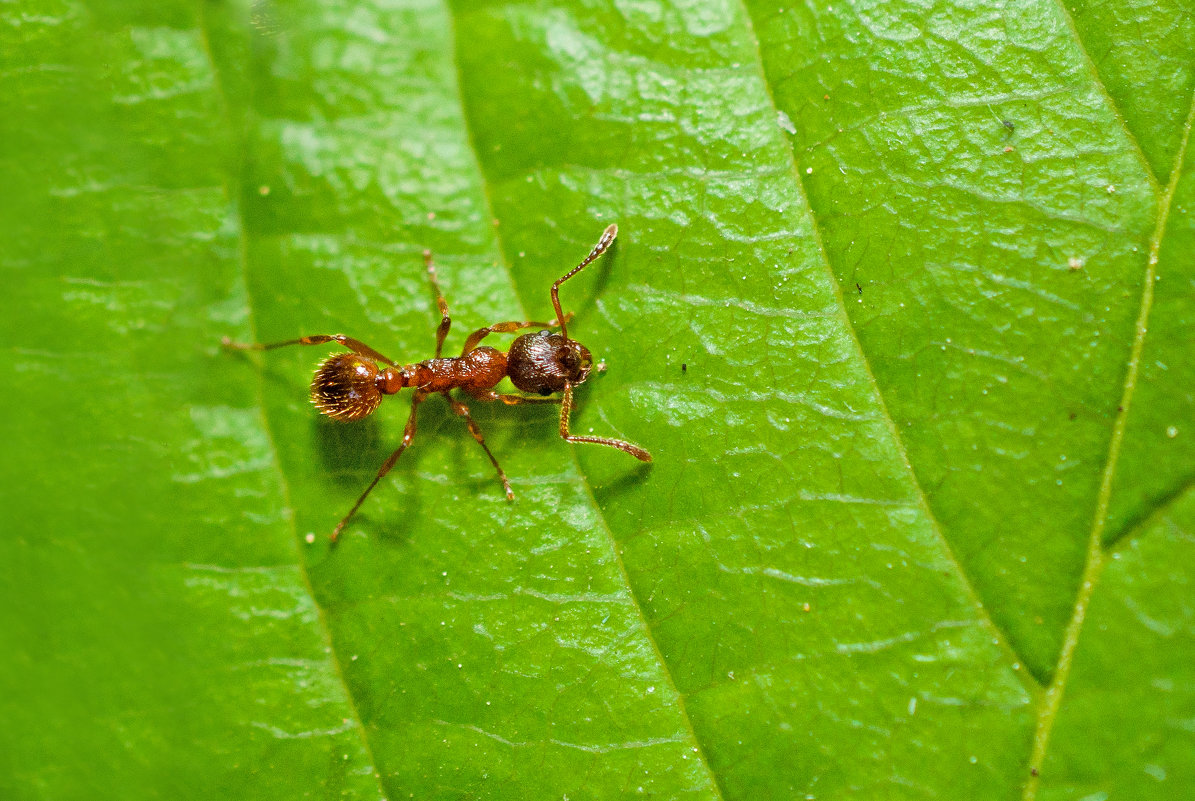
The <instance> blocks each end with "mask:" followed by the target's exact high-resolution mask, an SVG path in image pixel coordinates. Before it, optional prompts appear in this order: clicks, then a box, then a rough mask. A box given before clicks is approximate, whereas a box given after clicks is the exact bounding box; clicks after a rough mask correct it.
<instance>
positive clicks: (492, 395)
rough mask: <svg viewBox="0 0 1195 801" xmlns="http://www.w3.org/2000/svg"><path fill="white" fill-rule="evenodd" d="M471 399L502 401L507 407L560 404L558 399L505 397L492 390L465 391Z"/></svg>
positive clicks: (521, 396) (505, 395) (522, 396)
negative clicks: (529, 404) (530, 404)
mask: <svg viewBox="0 0 1195 801" xmlns="http://www.w3.org/2000/svg"><path fill="white" fill-rule="evenodd" d="M465 391H466V392H468V393H469V394H470V395H472V396H473V397H475V398H477V399H478V400H483V401H502V402H503V403H505V404H506V405H507V406H519V405H521V404H524V403H560V398H536V397H531V396H528V395H507V394H502V393H498V392H494V391H493V390H487V391H482V392H478V391H476V390H472V389H466V390H465Z"/></svg>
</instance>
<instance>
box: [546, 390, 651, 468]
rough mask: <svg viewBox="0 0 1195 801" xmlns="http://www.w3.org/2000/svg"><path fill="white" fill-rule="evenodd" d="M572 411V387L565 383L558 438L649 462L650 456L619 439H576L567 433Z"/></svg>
mask: <svg viewBox="0 0 1195 801" xmlns="http://www.w3.org/2000/svg"><path fill="white" fill-rule="evenodd" d="M572 411H573V386H572V384H568V383H566V384H565V385H564V400H563V402H562V403H561V404H560V436H561V437H563V438H564V439H566V440H567V441H569V442H591V443H593V444H594V445H606V446H608V447H611V448H618V449H619V450H620V451H623V452H624V453H629V454H631V456H634V457H635V458H636V459H638V460H639V461H641V462H650V461H651V454H650V453H648V452H647V451H645V450H643V448H640V447H639V446H638V445H632V444H631V443H629V442H624V441H623V440H621V439H610V438H609V437H576V436H573V435H572V434H570V433H569V432H568V416H569V414H570V413H572Z"/></svg>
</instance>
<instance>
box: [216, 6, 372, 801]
mask: <svg viewBox="0 0 1195 801" xmlns="http://www.w3.org/2000/svg"><path fill="white" fill-rule="evenodd" d="M204 9H205V6H204V5H203V3H200V6H199V25H200V32H201V34H202V38H203V45H204V53H205V55H206V56H207V59H208V63H209V64H210V65H211V68H212V75H213V76H214V80H215V84H216V87H215V88H216V91H217V93H218V95H219V97H220V104H221V106H222V108H223V112H224V116H225V118H226V119H227V120H228V122H229V126H230V128H232V127H233V116H232V109H231V107H230V104H229V101H228V95H227V92H226V91H225V90H224V85H223V82H222V80H221V78H220V75H221V73H220V67H219V65H218V64H217V63H216V59H215V58H214V57H213V55H212V49H211V42H210V31H209V28H208V18H207V15H206V14H205V13H204ZM237 135H238V139H240V140H243V139H244V132H240V131H238V132H237ZM242 144H243V142H242ZM238 152H239V153H240V154H241V158H240V159H238V160H237V162H236V163H235V164H234V165H233V167H232V169H233V170H234V172H233V173H232V174H231V175H229V176H228V181H227V184H226V187H227V188H226V194H227V195H228V202H229V205H230V208H233V209H235V213H236V226H237V261H238V264H239V267H240V275H241V281H242V282H243V285H244V286H243V288H244V291H245V297H246V299H247V306H248V309H247V310H248V323H247V324H248V329H249V334H250V339H251V341H257V324H256V316H255V313H254V304H253V295H252V293H251V292H250V291H249V259H248V252H247V246H248V242H247V239H246V233H245V232H246V223H245V214H244V205H243V204H242V203H241V202H240V200H239V198H240V197H241V194H240V189H241V184H242V180H241V175H242V172H241V170H242V169H243V154H244V152H245V151H244V148H243V147H238ZM256 395H257V405H258V409H259V410H260V417H261V427H262V430H263V431H264V433H265V436H266V441H267V443H268V447H269V450H270V462H271V464H272V465H273V469H274V470H275V471H277V474H278V483H279V486H280V487H281V493H282V505H283V508H284V509H287V510H291V509H292V508H293V507H292V506H291V498H290V483H289V482H288V481H287V479H286V471H285V470H283V469H282V460H281V458H280V457H279V455H278V445H277V443H276V441H275V437H274V427H273V425H272V423H271V420H270V415H269V413H268V412H267V411H266V405H265V396H264V380H263V379H262V377H261V375H260V373H259V375H258V381H257V390H256ZM286 519H287V521H288V525H289V526H290V541H291V543H292V544H293V546H294V552H295V562H296V564H297V565H298V567H299V574H300V575H301V576H302V578H303V586H304V588H305V589H306V591H307V594H308V595H309V596H310V597H311V599H312V607H313V608H314V609H315V610H316V614H317V616H318V619H319V632H320V637H321V639H322V640H323V641H324V643H325V646H326V648H327V652H328V654H329V655H330V657H331V660H332V666H333V668H334V669H335V671H336V680H337V682H338V683H339V684H340V686H341V687H342V688H343V689H344V698H345V701H346V703H347V704H348V707H349V711H350V712H351V715H352V717H351V718H350V722H351V723H352V725H353V726H354V728H356V730H357V731H358V733H359V734H360V737H361V746H362V748H363V749H364V752H365V756H366V758H367V759H368V760H369V768H370V772H371V773H372V775H373V776H374V778H375V780H376V781H377V787H378V796H379V797H380V798H383V799H385V798H386V790H385V787H384V786H383V785H382V780H381V773H380V771H379V769H378V763H377V760H376V759H375V758H374V754H373V746H372V744H371V743H370V739H369V731H368V729H366V727H365V725H364V723H363V722H362V720H361V713H360V710H359V709H358V706H357V699H356V696H355V695H354V694H353V690H352V687H351V686H350V685H349V683H348V681H347V680H346V679H345V672H344V659H343V658H342V656H341V655H340V653H339V652H338V651H337V649H336V644H335V639H334V638H333V637H332V629H331V626H330V625H329V624H328V616H327V612H326V611H325V609H324V608H323V606H321V605H320V603H319V601H318V599H317V598H316V595H315V589H314V587H313V586H312V583H311V575H310V573H309V571H308V569H307V560H306V559H304V558H303V553H302V550H301V549H302V546H301V545H300V538H299V530H298V528H297V526H296V525H295V517H294V514H293V513H290V514H287V515H286Z"/></svg>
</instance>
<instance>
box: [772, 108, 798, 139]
mask: <svg viewBox="0 0 1195 801" xmlns="http://www.w3.org/2000/svg"><path fill="white" fill-rule="evenodd" d="M776 123H777V124H778V125H779V126H780V128H781V130H784V131H787V132H788V133H790V134H795V133H796V132H797V126H796V125H795V124H793V120H792V117H790V116H788V115H787V114H785V113H784V112H783V111H780V110H777V112H776Z"/></svg>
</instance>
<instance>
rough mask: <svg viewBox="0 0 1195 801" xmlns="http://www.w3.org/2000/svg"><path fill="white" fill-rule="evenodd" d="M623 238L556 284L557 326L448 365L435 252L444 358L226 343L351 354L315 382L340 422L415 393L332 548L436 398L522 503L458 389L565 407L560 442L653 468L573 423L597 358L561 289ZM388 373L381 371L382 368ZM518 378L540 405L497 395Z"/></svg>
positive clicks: (479, 336)
mask: <svg viewBox="0 0 1195 801" xmlns="http://www.w3.org/2000/svg"><path fill="white" fill-rule="evenodd" d="M616 236H618V226H617V225H610V226H609V227H608V228H606V230H605V231H604V232H602V236H601V239H599V240H598V242H597V244H596V245H594V246H593V250H591V251H590V252H589V255H588V256H586V257H585V258H584V259H583V260H582V261H581V263H580V264H578V265H577V266H576V267H574V268H573V269H571V270H569V271H568V272H567V273H565V274H564V275H563V276H561V277H560V278H559V279H558V280H557V281H556V283H554V284H552V292H551V295H552V307H553V308H554V309H555V310H556V319H555V320H553V321H552V322H550V323H538V322H534V321H527V322H508V323H494V324H493V325H489V326H486V327H485V328H479V329H478V330H476V331H474V332H473V333H472V334H470V335H469V337H468V339H466V340H465V346H464V348H462V349H461V355H460V356H456V357H446V358H441V357H440V352H441V350H442V349H443V347H444V339H445V337H447V336H448V329H449V328H450V327H451V326H452V319H451V318H450V317H449V316H448V302H447V301H446V300H444V292H443V291H442V290H441V289H440V281H439V279H438V278H437V277H436V268H435V265H434V264H433V263H432V254H431V251H430V250H425V251H423V261H424V263H425V264H426V265H427V275H428V278H430V279H431V284H432V289H433V290H435V293H436V304H437V305H438V306H439V308H440V325H439V327H438V328H437V329H436V355H435V356H433V357H432V358H430V359H425V360H424V361H421V362H418V363H416V364H408V365H399V364H398V363H397V362H394V361H391V360H390V359H389V358H387V357H385V356H383V355H382V354H381V353H379V352H378V351H376V350H374V349H373V348H371V347H370V346H369V345H366V344H365V343H364V342H361V341H360V340H356V339H353V338H352V337H347V336H345V335H344V334H316V335H313V336H306V337H300V338H299V339H288V340H286V341H285V342H272V343H269V344H264V345H263V344H244V343H239V342H233V341H231V340H230V339H228V337H225V338H224V340H223V345H224V347H226V348H232V349H237V350H273V349H275V348H283V347H286V346H288V345H322V344H324V343H325V342H338V343H340V344H341V345H343V346H345V347H346V348H348V349H349V350H350V351H351V353H334V354H332V355H331V356H329V357H328V358H326V359H324V360H323V361H322V362H320V364H319V367H317V368H316V371H315V377H314V378H313V379H312V381H311V402H312V403H313V404H315V408H316V409H318V410H319V411H320V412H321V413H322V414H326V415H327V416H328V417H331V418H332V419H333V420H341V421H351V420H360V419H362V418H364V417H368V416H369V415H371V414H373V413H374V411H375V410H376V409H377V408H378V405H379V404H380V403H381V402H382V397H383V396H384V395H394V394H395V393H397V392H398V391H399V390H400V389H405V388H408V387H410V388H412V389H414V390H415V392H414V395H413V396H412V397H411V413H410V416H408V417H407V425H406V428H405V429H403V436H402V444H400V445H399V446H398V448H397V450H395V451H394V453H392V454H390V458H388V459H387V460H386V461H385V462H383V463H382V467H381V469H380V470H378V474H377V475H376V476H374V479H373V481H372V482H370V484H369V486H368V487H366V488H365V492H362V493H361V497H359V498H358V499H357V502H356V503H355V504H353V508H352V509H350V510H349V513H348V514H347V515H345V516H344V518H343V519H342V520H341V521H340V522H339V523H337V524H336V528H335V529H334V530H333V531H332V543H333V544H335V543H336V541H337V539H338V538H339V537H340V532H341V531H342V530H343V529H344V527H345V526H346V525H347V524H348V522H349V520H351V519H352V517H353V515H354V514H356V513H357V510H358V509H359V508H361V504H362V503H364V502H365V498H366V497H367V496H368V495H369V493H370V492H372V491H373V488H374V487H376V486H377V484H378V482H379V481H381V480H382V477H383V476H385V475H386V474H387V473H388V472H390V468H392V467H394V464H395V462H397V461H398V457H400V456H402V453H403V451H405V450H406V449H407V447H408V446H409V445H410V444H411V440H412V439H414V437H415V414H416V412H417V411H418V409H419V404H420V403H422V402H423V401H424V399H426V398H427V396H428V395H431V394H433V393H439V394H440V395H443V396H444V399H445V400H447V401H448V405H449V406H450V407H451V408H452V411H453V412H454V413H456V414H457V415H459V416H460V417H463V418H464V419H465V425H466V426H468V428H469V433H470V434H472V435H473V439H475V440H477V444H478V445H480V446H481V447H482V448H483V449H484V450H485V453H486V456H489V457H490V462H492V463H493V465H494V469H496V470H497V471H498V478H499V479H500V480H501V481H502V487H503V488H504V489H505V490H506V497H507V499H508V500H512V501H513V500H514V497H515V496H514V492H513V491H512V490H511V488H510V481H509V480H507V478H506V473H504V472H503V471H502V467H501V466H500V465H499V464H498V460H497V459H495V458H494V454H493V453H492V452H491V451H490V448H489V446H488V445H486V444H485V439H484V438H483V437H482V435H481V429H480V428H478V426H477V423H476V422H474V420H473V418H472V417H471V416H470V415H469V407H468V406H466V405H465V404H464V403H462V402H461V401H459V400H457V399H456V398H454V397H452V395H451V394H449V393H450V391H451V390H453V389H463V390H464V391H465V392H466V393H468V394H469V395H471V396H473V397H474V398H476V399H477V400H483V401H502V402H503V403H505V404H507V405H510V406H517V405H519V404H524V403H559V404H560V436H561V437H562V438H564V439H565V440H567V441H569V442H589V443H593V444H595V445H606V446H608V447H611V448H617V449H618V450H620V451H624V452H626V453H629V454H630V455H631V456H634V457H635V458H636V459H638V460H639V461H641V462H650V461H651V454H650V453H648V452H647V451H645V450H644V449H643V448H640V447H639V446H638V445H633V444H631V443H630V442H624V441H623V440H620V439H610V438H609V437H579V436H576V435H574V434H571V433H569V428H568V419H569V415H570V413H571V412H572V410H573V387H575V386H577V385H578V384H582V383H584V382H585V379H586V378H588V377H589V372H590V370H591V369H592V368H593V358H592V356H591V355H590V353H589V350H588V349H587V348H586V347H585V346H584V345H582V344H581V343H580V342H578V341H576V340H575V339H569V336H568V329H567V324H568V321H569V320H571V319H572V316H573V315H572V312H569V313H568V314H567V315H566V314H563V313H562V312H561V310H560V296H559V292H560V285H561V284H563V283H564V282H565V281H567V280H568V279H570V278H572V277H573V276H574V275H576V274H577V273H579V272H581V270H582V269H584V268H585V267H586V266H587V265H588V264H590V263H591V262H593V261H594V260H596V259H597V258H598V257H599V256H601V255H602V254H603V253H605V252H606V249H607V248H609V247H610V245H611V243H613V242H614V237H616ZM524 328H540V329H542V330H540V331H538V332H536V333H534V334H523V335H522V336H519V337H517V338H515V340H514V342H512V343H511V345H510V349H509V350H508V351H507V352H506V353H503V352H502V351H500V350H498V349H497V348H491V347H488V346H484V345H483V346H481V347H478V344H479V343H480V342H481V341H482V340H483V339H485V338H486V337H487V336H489V335H490V334H512V333H514V332H516V331H519V330H521V329H524ZM551 328H559V329H560V333H559V334H554V333H552V332H551V331H550V330H548V329H551ZM379 362H380V363H382V364H385V365H387V366H386V367H384V368H379V366H378V364H379ZM508 377H509V378H510V380H511V383H513V384H514V385H515V386H516V387H518V388H519V389H520V390H522V391H523V392H528V393H535V394H536V395H538V397H533V396H528V395H513V394H502V393H498V392H494V387H495V386H496V385H497V384H498V382H499V381H501V380H502V379H503V378H508ZM557 392H559V393H562V396H561V397H558V398H551V397H547V396H549V395H554V394H555V393H557Z"/></svg>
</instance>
